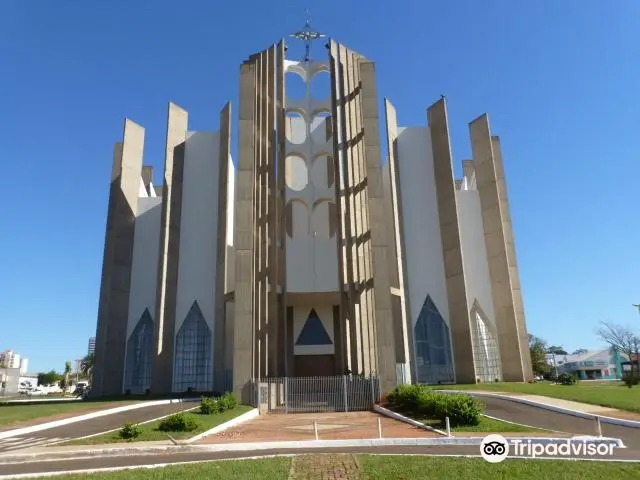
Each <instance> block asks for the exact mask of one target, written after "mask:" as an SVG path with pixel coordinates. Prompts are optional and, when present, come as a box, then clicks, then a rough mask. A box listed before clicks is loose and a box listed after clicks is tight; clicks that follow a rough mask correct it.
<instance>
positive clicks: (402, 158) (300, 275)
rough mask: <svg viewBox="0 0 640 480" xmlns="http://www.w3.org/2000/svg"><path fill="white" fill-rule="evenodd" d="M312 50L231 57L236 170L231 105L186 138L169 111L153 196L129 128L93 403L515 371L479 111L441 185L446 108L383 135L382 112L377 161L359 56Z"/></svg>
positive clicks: (115, 183) (507, 284)
mask: <svg viewBox="0 0 640 480" xmlns="http://www.w3.org/2000/svg"><path fill="white" fill-rule="evenodd" d="M326 49H327V56H326V57H325V58H323V59H316V58H315V57H314V58H306V59H304V60H302V61H299V60H295V59H289V58H287V47H286V44H285V42H284V40H282V41H280V42H278V43H276V44H273V45H271V46H270V47H269V48H267V49H266V50H264V51H261V52H259V53H256V54H254V55H251V56H250V57H249V58H248V60H246V61H245V62H244V63H243V64H242V65H241V67H240V101H239V105H238V122H239V123H238V135H239V139H238V158H237V162H236V164H235V165H234V163H233V162H232V159H231V149H232V142H231V138H230V137H231V131H232V129H233V124H232V109H231V104H229V103H228V104H226V105H225V107H224V108H223V109H222V111H221V114H220V127H219V130H218V131H215V132H199V131H198V132H193V131H189V130H188V114H187V112H186V110H184V109H183V108H181V107H179V106H178V105H176V104H174V103H170V104H169V111H168V125H167V140H166V155H165V165H164V178H163V181H162V183H161V184H158V185H155V184H154V175H153V168H152V167H151V166H147V165H144V166H143V159H142V150H143V143H144V129H143V128H142V127H140V126H138V125H136V124H134V123H133V122H130V121H128V120H127V122H126V124H125V134H124V140H123V142H122V143H120V144H118V145H117V146H116V153H115V159H114V170H113V172H114V173H113V175H112V185H111V193H110V200H109V210H108V215H107V235H106V240H105V256H104V264H103V278H102V286H101V297H100V307H99V314H98V328H97V339H96V373H95V379H94V388H93V392H94V393H95V394H97V395H107V394H118V393H122V392H127V391H129V392H131V393H144V392H147V391H150V392H153V393H169V392H184V391H207V392H209V391H216V392H222V391H225V390H233V391H234V392H235V393H236V394H237V395H238V396H239V397H240V398H241V400H242V401H243V402H247V403H252V402H254V401H255V398H254V396H255V393H256V390H255V389H254V388H253V385H254V383H255V381H256V379H260V378H265V377H309V376H317V377H323V376H334V375H343V374H348V373H353V374H364V375H373V376H377V377H378V378H379V380H380V389H381V391H382V392H388V391H390V390H391V389H393V388H394V387H395V386H396V385H397V384H399V383H406V382H419V383H452V382H456V381H457V382H476V381H493V379H495V378H498V377H500V379H502V377H504V379H506V380H520V381H522V380H526V379H527V378H529V377H530V370H531V366H530V359H529V358H528V355H527V350H526V336H527V333H526V325H525V319H524V310H523V306H522V305H523V304H522V295H521V288H520V283H519V275H518V270H517V261H516V256H515V247H514V242H513V233H512V226H511V217H510V213H509V208H508V199H507V190H506V182H505V178H504V168H503V166H502V154H501V150H500V144H499V140H498V139H497V137H492V136H491V133H490V131H489V128H488V121H485V120H486V116H485V117H480V119H478V120H476V121H475V122H472V124H471V136H472V145H473V152H474V159H473V161H468V162H465V163H464V177H463V178H462V179H456V178H455V175H454V169H453V160H452V159H453V156H452V152H451V142H450V136H449V125H448V117H447V107H446V100H445V99H441V100H440V101H438V102H436V103H434V104H433V105H432V106H431V107H429V108H428V109H427V125H426V126H424V127H418V128H415V127H410V128H406V127H401V126H399V125H398V116H397V113H396V111H395V108H394V107H393V105H392V104H391V102H390V101H388V100H387V101H386V102H385V113H386V143H387V147H388V152H389V162H388V163H387V164H385V162H383V161H382V155H383V154H382V148H381V132H380V118H379V117H380V114H379V111H378V98H379V97H378V92H377V85H376V71H375V69H376V66H375V64H374V63H373V62H372V61H371V60H369V59H367V58H366V57H364V56H363V55H361V54H359V53H358V52H356V51H354V50H351V49H349V48H347V47H345V46H344V45H342V44H340V43H338V42H336V41H334V40H330V41H329V42H328V43H327V45H326ZM292 81H296V82H298V84H300V83H301V84H302V85H303V87H304V88H303V90H301V91H296V90H295V89H294V88H293V87H292V88H291V89H290V85H293V84H292V83H291V82H292ZM323 81H325V82H326V85H327V86H326V87H325V91H323V92H320V91H318V90H317V89H316V85H318V84H321V82H323ZM483 119H485V120H483ZM383 164H384V166H383ZM523 342H524V343H523ZM490 379H491V380H490ZM281 394H282V393H276V394H275V395H281Z"/></svg>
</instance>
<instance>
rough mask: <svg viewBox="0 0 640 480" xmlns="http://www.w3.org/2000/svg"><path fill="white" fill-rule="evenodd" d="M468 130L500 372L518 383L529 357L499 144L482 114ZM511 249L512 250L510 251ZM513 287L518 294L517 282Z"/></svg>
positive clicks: (526, 373)
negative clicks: (518, 298) (478, 199)
mask: <svg viewBox="0 0 640 480" xmlns="http://www.w3.org/2000/svg"><path fill="white" fill-rule="evenodd" d="M469 129H470V132H471V146H472V151H473V162H474V166H475V176H476V182H477V188H478V193H479V196H480V205H481V208H482V223H483V227H484V236H485V243H486V248H487V260H488V263H489V276H490V278H491V289H492V294H493V303H494V310H495V315H496V324H497V325H496V326H497V330H498V344H499V347H500V356H501V359H502V373H503V376H504V380H506V381H511V382H522V381H524V380H527V379H528V377H529V376H530V372H529V371H527V369H528V366H529V365H530V360H528V361H525V360H524V358H525V355H526V354H528V351H527V343H526V329H524V331H523V332H520V330H521V328H520V326H522V327H523V326H524V325H523V324H524V314H523V313H522V315H521V316H520V318H521V319H522V320H521V321H520V322H521V325H519V321H518V316H517V315H516V306H515V302H514V300H515V299H514V282H513V279H512V273H514V274H516V275H517V265H516V264H515V262H514V260H515V254H514V255H511V260H512V261H511V262H510V261H509V260H510V258H509V257H510V255H509V253H508V250H509V248H508V247H507V238H509V239H510V240H511V244H513V237H512V233H511V232H509V233H506V230H511V221H510V218H509V214H508V200H507V197H506V185H505V183H504V171H503V168H502V161H501V159H500V160H497V158H496V152H495V151H494V145H495V146H497V147H498V150H499V144H498V143H497V142H496V141H494V140H492V137H491V130H490V127H489V117H488V116H487V115H486V114H485V115H482V116H480V117H479V118H477V119H476V120H474V121H473V122H471V123H470V124H469ZM498 163H499V165H498ZM505 210H506V211H507V213H506V214H505ZM514 252H515V250H513V252H512V253H514ZM515 286H516V287H517V291H518V293H519V291H520V289H519V282H518V283H517V284H516V285H515ZM518 296H519V297H520V305H519V306H518V307H517V308H518V310H520V311H522V301H521V296H520V295H518ZM523 337H525V342H523Z"/></svg>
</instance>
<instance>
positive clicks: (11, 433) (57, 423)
mask: <svg viewBox="0 0 640 480" xmlns="http://www.w3.org/2000/svg"><path fill="white" fill-rule="evenodd" d="M194 401H197V402H199V401H200V399H199V398H176V399H168V400H151V401H149V402H140V403H134V404H132V405H125V406H123V407H115V408H109V409H107V410H100V411H98V412H92V413H85V414H84V415H78V416H76V417H70V418H64V419H62V420H54V421H53V422H46V423H40V424H38V425H32V426H30V427H23V428H16V429H14V430H7V431H4V432H0V440H4V439H5V438H11V437H18V436H20V435H28V434H30V433H34V432H40V431H42V430H48V429H50V428H56V427H61V426H63V425H70V424H72V423H76V422H82V421H84V420H90V419H92V418H99V417H105V416H107V415H112V414H114V413H121V412H127V411H129V410H137V409H138V408H144V407H153V406H156V405H169V404H172V403H187V402H194Z"/></svg>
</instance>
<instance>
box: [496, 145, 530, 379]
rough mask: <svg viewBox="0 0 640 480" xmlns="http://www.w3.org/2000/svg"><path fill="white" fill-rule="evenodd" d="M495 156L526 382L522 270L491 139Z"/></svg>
mask: <svg viewBox="0 0 640 480" xmlns="http://www.w3.org/2000/svg"><path fill="white" fill-rule="evenodd" d="M491 145H492V146H493V154H494V157H495V164H496V180H497V182H496V185H497V187H498V197H499V198H500V209H501V211H502V214H503V230H504V235H505V243H506V250H507V261H508V262H509V274H510V277H511V290H512V292H513V305H514V311H515V316H516V326H517V328H518V336H519V338H520V351H521V356H522V366H523V369H524V376H525V380H526V381H529V380H531V379H532V378H533V370H532V365H531V355H530V353H529V348H528V345H529V334H528V332H527V323H526V320H525V314H524V302H523V300H522V286H521V284H520V270H519V268H518V258H517V256H516V246H515V239H514V236H513V225H512V223H511V209H510V207H509V196H508V194H507V180H506V176H505V173H504V163H503V161H502V146H501V145H500V138H499V137H497V136H492V137H491Z"/></svg>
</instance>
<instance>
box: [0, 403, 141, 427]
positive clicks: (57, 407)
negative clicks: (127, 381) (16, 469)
mask: <svg viewBox="0 0 640 480" xmlns="http://www.w3.org/2000/svg"><path fill="white" fill-rule="evenodd" d="M123 401H126V402H129V403H131V402H132V400H131V399H124V398H123V399H122V400H121V401H120V402H117V401H113V400H110V401H108V402H101V401H82V400H79V401H68V400H63V401H60V402H40V403H31V404H28V405H24V404H21V403H0V428H7V427H12V426H16V428H17V427H18V426H24V425H26V424H30V425H33V424H36V423H44V422H46V421H50V420H59V419H60V418H68V417H72V416H75V415H82V414H84V413H89V412H95V411H98V410H105V409H107V408H113V407H118V406H122V405H123V403H122V402H123Z"/></svg>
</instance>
